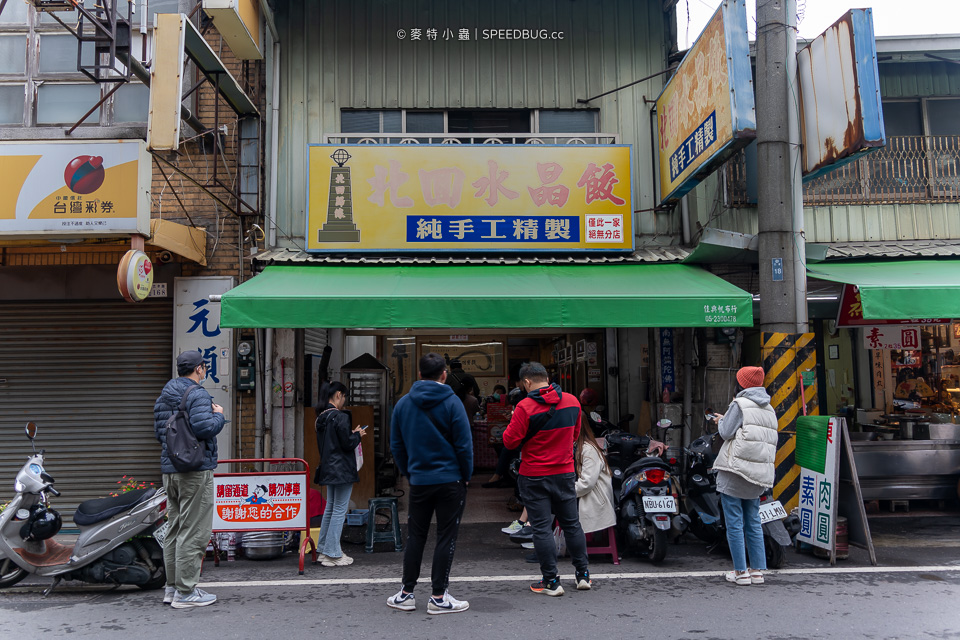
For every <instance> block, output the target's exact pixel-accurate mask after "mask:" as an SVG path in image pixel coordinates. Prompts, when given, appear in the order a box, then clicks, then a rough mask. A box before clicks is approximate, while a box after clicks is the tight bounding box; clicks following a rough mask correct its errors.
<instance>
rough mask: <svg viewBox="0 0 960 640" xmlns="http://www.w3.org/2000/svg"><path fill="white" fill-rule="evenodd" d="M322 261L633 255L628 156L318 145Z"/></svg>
mask: <svg viewBox="0 0 960 640" xmlns="http://www.w3.org/2000/svg"><path fill="white" fill-rule="evenodd" d="M307 158H308V164H309V186H308V189H309V193H308V196H307V203H308V211H307V228H306V249H307V251H313V252H337V253H343V252H376V251H410V252H436V251H443V252H450V251H484V252H516V251H550V252H555V251H632V250H633V205H632V193H631V180H632V172H633V168H632V166H631V148H630V146H629V145H461V144H448V145H366V144H360V145H349V144H348V145H310V146H309V147H308V149H307Z"/></svg>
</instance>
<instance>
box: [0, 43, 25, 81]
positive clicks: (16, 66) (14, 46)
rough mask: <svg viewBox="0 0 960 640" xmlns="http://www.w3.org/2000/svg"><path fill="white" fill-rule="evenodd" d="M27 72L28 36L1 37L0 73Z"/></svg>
mask: <svg viewBox="0 0 960 640" xmlns="http://www.w3.org/2000/svg"><path fill="white" fill-rule="evenodd" d="M26 72H27V36H26V35H22V36H3V37H0V73H15V74H17V75H21V76H22V75H24V74H25V73H26Z"/></svg>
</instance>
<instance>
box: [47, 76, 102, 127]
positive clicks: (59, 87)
mask: <svg viewBox="0 0 960 640" xmlns="http://www.w3.org/2000/svg"><path fill="white" fill-rule="evenodd" d="M99 99H100V87H99V86H97V85H95V84H93V83H90V84H54V83H51V82H45V83H43V84H42V85H40V87H39V88H38V89H37V124H73V123H74V122H76V121H77V120H79V119H80V116H82V115H83V114H85V113H86V112H87V110H89V109H90V107H92V106H93V105H95V104H96V103H97V101H98V100H99ZM84 124H100V109H99V108H97V110H96V111H94V112H93V114H91V116H90V117H89V118H87V119H86V120H85V121H84Z"/></svg>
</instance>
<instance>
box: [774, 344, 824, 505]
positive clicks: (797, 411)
mask: <svg viewBox="0 0 960 640" xmlns="http://www.w3.org/2000/svg"><path fill="white" fill-rule="evenodd" d="M760 339H761V343H762V355H763V370H764V371H765V372H766V376H765V378H764V386H765V387H766V388H767V392H768V393H769V394H770V396H771V400H770V404H771V406H773V408H774V409H775V410H776V412H777V430H778V431H779V432H780V442H779V445H778V447H777V460H776V467H777V469H776V479H775V481H774V483H775V484H774V486H773V497H774V498H776V499H777V500H779V501H780V502H782V503H783V506H784V508H785V509H786V510H787V511H788V512H789V511H790V510H791V509H793V508H794V507H796V506H797V504H798V495H797V494H798V490H799V486H800V468H799V467H798V466H797V464H796V460H795V455H794V454H795V452H796V446H797V418H798V417H800V416H802V415H804V404H805V405H806V415H819V413H820V409H819V407H818V406H817V383H816V376H815V375H813V374H812V373H808V376H806V377H807V378H808V379H807V380H804V376H803V373H804V372H814V371H816V366H817V353H816V342H815V341H814V334H812V333H767V332H763V333H762V334H761V338H760ZM801 390H802V391H801ZM801 393H802V396H803V397H802V398H801Z"/></svg>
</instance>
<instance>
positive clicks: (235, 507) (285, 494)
mask: <svg viewBox="0 0 960 640" xmlns="http://www.w3.org/2000/svg"><path fill="white" fill-rule="evenodd" d="M213 491H214V506H215V509H214V516H213V528H214V530H216V531H243V530H258V529H276V530H284V531H285V530H294V529H305V528H306V526H307V487H306V478H305V476H304V474H303V473H298V474H277V475H270V474H259V473H258V474H229V475H225V476H214V479H213Z"/></svg>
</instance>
